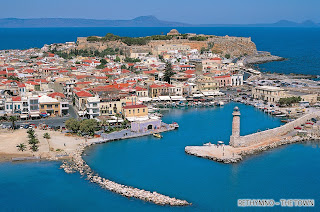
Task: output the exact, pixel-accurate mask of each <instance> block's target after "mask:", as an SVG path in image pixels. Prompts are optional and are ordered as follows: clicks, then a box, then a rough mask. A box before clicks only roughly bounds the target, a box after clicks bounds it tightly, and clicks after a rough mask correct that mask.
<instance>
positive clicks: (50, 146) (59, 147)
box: [0, 129, 85, 162]
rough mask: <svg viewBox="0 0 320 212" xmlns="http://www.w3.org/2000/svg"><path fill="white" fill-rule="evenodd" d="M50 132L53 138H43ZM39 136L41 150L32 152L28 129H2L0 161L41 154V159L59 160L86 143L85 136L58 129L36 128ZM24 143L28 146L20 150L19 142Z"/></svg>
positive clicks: (0, 133) (0, 135)
mask: <svg viewBox="0 0 320 212" xmlns="http://www.w3.org/2000/svg"><path fill="white" fill-rule="evenodd" d="M46 132H47V133H49V134H50V136H51V139H45V138H43V134H44V133H46ZM35 133H36V135H37V138H38V139H39V142H40V143H39V150H38V151H37V152H32V151H31V150H30V145H29V144H28V134H27V130H26V129H18V130H15V131H11V130H10V131H9V130H7V129H1V130H0V162H3V161H11V160H12V158H15V157H32V156H40V158H41V159H47V160H57V159H59V158H65V156H64V155H68V154H70V153H71V152H73V151H74V150H75V149H76V148H77V147H78V146H79V144H81V143H84V142H85V140H84V138H80V137H77V136H65V134H63V133H61V132H58V131H50V130H38V129H35ZM20 143H24V144H25V145H26V146H27V148H26V150H25V151H23V152H22V151H18V148H17V147H16V146H17V145H18V144H20Z"/></svg>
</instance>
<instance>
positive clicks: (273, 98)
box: [252, 86, 286, 102]
mask: <svg viewBox="0 0 320 212" xmlns="http://www.w3.org/2000/svg"><path fill="white" fill-rule="evenodd" d="M252 97H253V98H255V99H261V100H264V101H268V102H279V100H280V98H284V97H286V94H285V90H284V89H282V88H279V87H273V86H257V87H253V88H252Z"/></svg>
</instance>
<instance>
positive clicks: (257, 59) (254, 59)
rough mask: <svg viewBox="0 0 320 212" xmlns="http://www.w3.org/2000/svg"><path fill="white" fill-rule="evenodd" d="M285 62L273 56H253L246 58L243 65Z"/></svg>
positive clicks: (281, 58)
mask: <svg viewBox="0 0 320 212" xmlns="http://www.w3.org/2000/svg"><path fill="white" fill-rule="evenodd" d="M283 60H286V59H285V58H283V57H279V56H275V55H253V56H248V57H246V59H245V60H244V64H245V65H247V64H262V63H268V62H273V61H283Z"/></svg>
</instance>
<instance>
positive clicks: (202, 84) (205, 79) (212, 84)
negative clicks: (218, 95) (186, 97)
mask: <svg viewBox="0 0 320 212" xmlns="http://www.w3.org/2000/svg"><path fill="white" fill-rule="evenodd" d="M197 86H198V89H199V90H200V91H208V90H210V91H212V90H217V89H218V87H219V81H217V80H215V79H214V78H212V77H210V76H201V77H200V78H199V79H198V80H197Z"/></svg>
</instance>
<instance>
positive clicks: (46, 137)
mask: <svg viewBox="0 0 320 212" xmlns="http://www.w3.org/2000/svg"><path fill="white" fill-rule="evenodd" d="M43 138H45V139H50V138H51V136H50V134H49V133H47V132H46V133H45V134H43Z"/></svg>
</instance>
